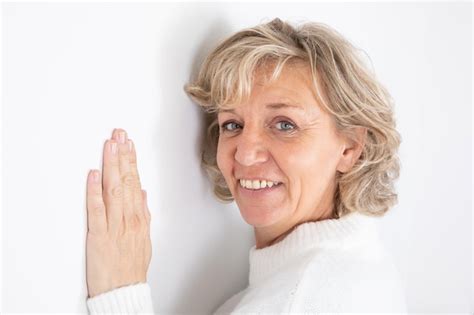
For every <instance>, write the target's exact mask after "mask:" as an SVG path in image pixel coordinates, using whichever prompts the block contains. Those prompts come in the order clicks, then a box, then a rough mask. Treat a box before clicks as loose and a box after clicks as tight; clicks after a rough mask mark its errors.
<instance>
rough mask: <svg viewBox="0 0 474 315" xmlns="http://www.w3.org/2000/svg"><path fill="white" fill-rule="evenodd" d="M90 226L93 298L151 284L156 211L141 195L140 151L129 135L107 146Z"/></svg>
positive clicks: (90, 186)
mask: <svg viewBox="0 0 474 315" xmlns="http://www.w3.org/2000/svg"><path fill="white" fill-rule="evenodd" d="M122 132H123V137H122V138H121V137H120V133H122ZM120 139H122V140H120ZM129 143H130V145H131V146H132V151H131V152H129V149H128V148H129ZM113 147H116V153H113V151H112V148H113ZM94 174H97V181H94ZM87 223H88V230H87V245H86V260H87V262H86V269H87V270H86V274H87V289H88V291H89V297H90V298H91V297H93V296H96V295H98V294H101V293H105V292H107V291H110V290H112V289H115V288H119V287H122V286H126V285H130V284H134V283H139V282H146V274H147V270H148V266H149V264H150V260H151V239H150V211H149V209H148V206H147V198H146V192H145V191H144V190H142V189H141V184H140V178H139V176H138V170H137V158H136V152H135V147H134V145H133V143H132V141H131V140H128V139H127V134H126V132H125V131H124V130H123V129H114V132H113V135H112V139H111V140H107V141H106V143H105V146H104V158H103V174H102V176H101V175H100V171H98V170H91V171H90V172H89V175H88V178H87Z"/></svg>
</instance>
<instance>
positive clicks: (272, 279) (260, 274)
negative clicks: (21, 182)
mask: <svg viewBox="0 0 474 315" xmlns="http://www.w3.org/2000/svg"><path fill="white" fill-rule="evenodd" d="M377 220H378V218H376V217H370V216H366V215H363V214H360V213H350V214H348V215H346V216H344V217H342V218H340V219H330V220H323V221H317V222H308V223H303V224H301V225H299V226H297V227H296V228H295V229H294V230H293V231H292V232H291V233H290V234H288V235H287V236H286V237H285V238H284V239H283V240H281V241H280V242H278V243H276V244H274V245H272V246H269V247H266V248H262V249H256V247H255V246H253V247H252V248H251V249H250V255H249V262H250V272H249V285H248V287H247V288H245V289H244V290H242V291H240V292H238V293H237V294H235V295H234V296H232V297H231V298H230V299H228V300H227V301H226V302H225V303H224V304H223V305H222V306H220V307H219V308H218V309H217V310H216V311H215V313H214V314H229V313H246V314H248V313H254V314H255V313H273V314H275V313H313V314H319V313H323V312H324V313H327V312H329V313H331V312H333V313H340V312H353V313H369V312H377V313H385V312H391V313H393V312H395V313H406V306H405V295H404V290H403V283H402V281H401V279H400V274H399V271H398V269H397V267H396V266H395V265H394V264H393V261H392V258H391V256H390V254H389V253H388V252H387V251H386V250H385V249H384V247H383V246H382V243H381V242H380V240H379V237H378V228H377V225H376V221H377ZM87 306H88V308H89V311H90V313H91V314H96V313H102V312H118V313H153V305H152V301H151V294H150V287H149V285H148V284H147V283H140V284H134V285H129V286H126V287H122V288H117V289H114V290H112V291H109V292H106V293H103V294H101V295H98V296H95V297H93V298H90V299H88V300H87Z"/></svg>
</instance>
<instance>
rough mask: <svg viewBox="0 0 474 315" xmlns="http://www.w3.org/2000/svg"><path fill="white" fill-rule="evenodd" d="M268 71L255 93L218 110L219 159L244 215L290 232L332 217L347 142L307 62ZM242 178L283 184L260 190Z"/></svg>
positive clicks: (256, 223)
mask: <svg viewBox="0 0 474 315" xmlns="http://www.w3.org/2000/svg"><path fill="white" fill-rule="evenodd" d="M262 69H263V68H262ZM262 71H264V70H260V71H258V72H257V73H256V76H255V79H254V86H253V89H252V93H251V95H250V98H249V99H248V100H246V101H245V102H242V103H240V104H238V105H236V106H234V107H233V110H232V111H225V110H222V109H221V110H220V111H219V113H218V122H219V126H220V135H219V142H218V147H217V164H218V167H219V169H220V170H221V172H222V174H223V176H224V178H225V180H226V183H227V185H228V187H229V190H230V191H231V193H232V195H233V197H234V199H235V201H236V203H237V205H238V207H239V209H240V212H241V215H242V217H243V218H244V220H245V221H246V222H247V223H248V224H250V225H252V226H254V227H255V228H262V229H264V228H272V229H275V230H278V231H280V232H283V231H288V230H289V229H290V228H291V227H293V226H295V225H297V224H298V223H302V222H307V221H317V220H321V219H323V218H329V217H331V216H332V212H333V198H334V193H335V175H336V170H342V169H343V166H344V163H343V162H344V160H345V159H344V149H345V143H344V142H343V140H342V138H341V137H340V136H339V135H338V134H337V133H336V131H335V126H334V124H333V122H332V120H331V116H330V114H328V113H326V112H324V111H323V110H322V107H321V106H320V105H319V104H318V102H317V101H316V99H315V96H314V94H313V92H312V84H311V73H310V69H309V67H308V66H307V65H305V64H301V63H293V64H291V66H290V67H288V66H285V67H284V68H283V69H282V72H281V74H280V76H279V79H277V80H276V81H274V82H272V83H265V81H264V80H263V79H264V76H263V75H262V74H263V73H262ZM241 179H244V180H256V179H260V180H267V181H268V180H271V181H275V182H281V184H279V185H277V186H272V187H271V188H269V187H267V188H265V189H260V190H254V189H248V188H244V187H242V186H241V184H240V180H241ZM249 183H250V182H249Z"/></svg>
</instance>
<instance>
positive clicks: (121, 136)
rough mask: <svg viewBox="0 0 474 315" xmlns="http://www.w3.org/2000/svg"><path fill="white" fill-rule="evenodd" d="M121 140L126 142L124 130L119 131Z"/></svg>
mask: <svg viewBox="0 0 474 315" xmlns="http://www.w3.org/2000/svg"><path fill="white" fill-rule="evenodd" d="M119 141H120V143H125V132H123V131H120V132H119Z"/></svg>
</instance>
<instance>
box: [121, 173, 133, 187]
mask: <svg viewBox="0 0 474 315" xmlns="http://www.w3.org/2000/svg"><path fill="white" fill-rule="evenodd" d="M122 183H123V184H124V185H125V186H127V187H133V186H135V177H134V176H133V174H132V173H127V174H124V175H123V176H122Z"/></svg>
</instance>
